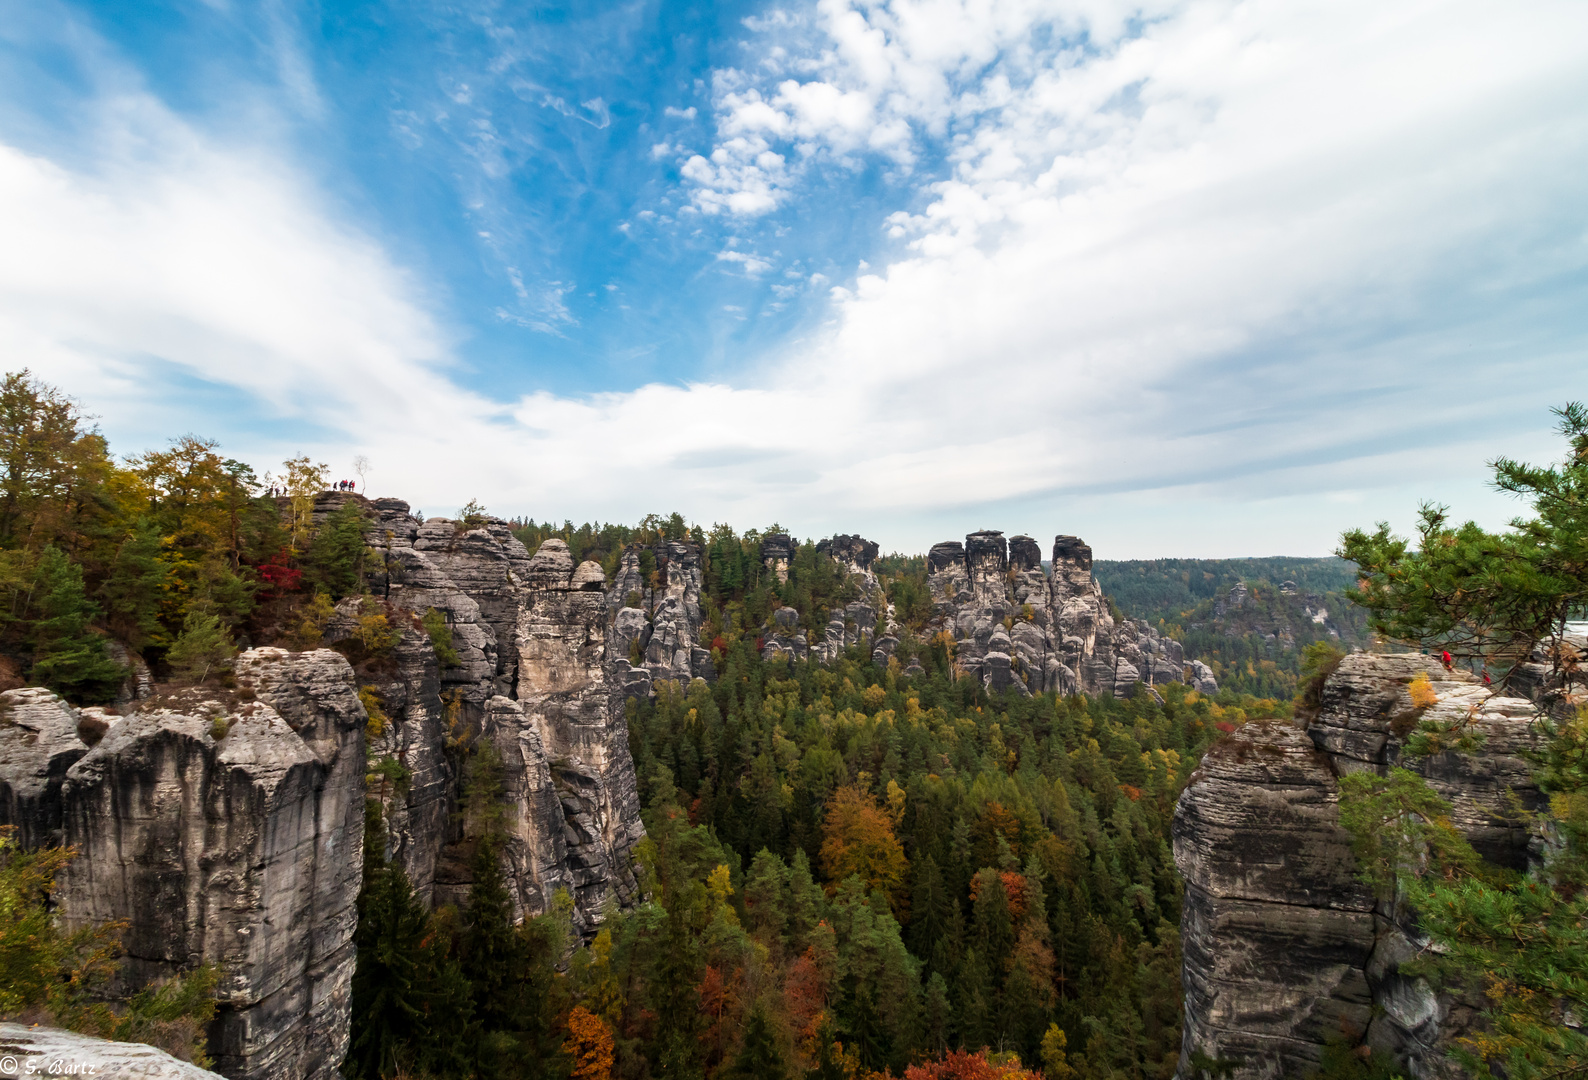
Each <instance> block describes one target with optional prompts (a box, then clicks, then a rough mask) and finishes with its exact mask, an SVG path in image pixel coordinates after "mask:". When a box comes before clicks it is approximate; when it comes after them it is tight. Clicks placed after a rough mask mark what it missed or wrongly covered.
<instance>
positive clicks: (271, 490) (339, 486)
mask: <svg viewBox="0 0 1588 1080" xmlns="http://www.w3.org/2000/svg"><path fill="white" fill-rule="evenodd" d="M329 490H331V491H357V490H358V481H357V480H338V481H337V482H336V483H335V484H332V485H331V487H330V489H329ZM286 494H287V489H286V488H282V487H275V486H271V487H268V488H266V489H265V495H266V496H267V497H268V498H272V499H275V498H279V497H281V496H284V495H286Z"/></svg>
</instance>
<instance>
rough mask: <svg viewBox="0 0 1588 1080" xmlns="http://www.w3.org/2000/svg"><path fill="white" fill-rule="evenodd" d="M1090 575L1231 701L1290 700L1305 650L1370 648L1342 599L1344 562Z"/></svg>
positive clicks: (1147, 568) (1111, 568) (1159, 567)
mask: <svg viewBox="0 0 1588 1080" xmlns="http://www.w3.org/2000/svg"><path fill="white" fill-rule="evenodd" d="M1092 572H1093V573H1094V574H1095V575H1096V577H1097V580H1098V582H1099V583H1100V584H1101V585H1102V586H1103V588H1104V590H1105V591H1107V593H1108V595H1109V598H1110V600H1112V601H1113V602H1114V603H1115V604H1117V605H1118V606H1119V607H1120V608H1121V609H1123V610H1124V611H1125V612H1126V613H1128V614H1130V615H1131V616H1133V617H1135V618H1139V619H1145V620H1146V621H1147V622H1149V623H1152V624H1155V625H1157V626H1158V627H1159V629H1160V630H1162V631H1163V632H1164V633H1166V634H1168V635H1169V636H1170V637H1172V638H1175V639H1176V640H1178V641H1180V642H1181V643H1182V644H1183V645H1184V646H1185V654H1186V656H1187V657H1188V658H1194V659H1197V660H1201V661H1202V662H1203V663H1205V664H1207V665H1208V666H1209V667H1211V668H1212V669H1213V674H1214V676H1215V677H1216V678H1217V679H1218V682H1219V685H1220V686H1221V687H1225V688H1227V689H1230V690H1234V691H1237V692H1239V693H1244V694H1253V695H1257V696H1262V697H1277V698H1291V697H1294V696H1295V695H1296V693H1297V692H1298V689H1299V686H1300V683H1301V679H1302V672H1303V667H1304V666H1305V662H1306V661H1305V656H1306V650H1307V647H1308V646H1309V645H1312V644H1314V643H1315V642H1323V643H1326V644H1329V645H1331V646H1333V647H1336V648H1340V649H1343V650H1345V651H1350V650H1351V649H1353V648H1363V649H1368V648H1372V647H1373V644H1374V638H1373V634H1372V631H1371V629H1370V628H1369V626H1368V621H1367V613H1366V612H1365V611H1363V610H1362V609H1361V608H1359V607H1357V606H1356V605H1355V604H1353V603H1352V602H1351V599H1350V598H1349V596H1347V590H1348V589H1350V588H1352V587H1353V586H1354V585H1355V583H1356V576H1355V574H1356V570H1355V565H1354V564H1353V563H1350V562H1347V561H1346V560H1344V559H1339V558H1326V559H1290V558H1268V559H1145V560H1132V561H1125V562H1109V561H1105V560H1099V561H1097V562H1096V563H1095V564H1093V567H1092ZM1238 586H1244V589H1241V588H1238ZM1232 592H1233V594H1234V595H1232Z"/></svg>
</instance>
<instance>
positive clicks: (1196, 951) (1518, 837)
mask: <svg viewBox="0 0 1588 1080" xmlns="http://www.w3.org/2000/svg"><path fill="white" fill-rule="evenodd" d="M1420 674H1426V675H1427V676H1428V678H1429V680H1430V683H1431V685H1432V689H1433V692H1434V694H1435V695H1436V697H1437V701H1436V703H1435V704H1433V705H1431V706H1425V707H1422V708H1419V707H1418V706H1416V705H1415V704H1414V703H1413V702H1412V700H1411V696H1410V693H1409V691H1408V690H1407V686H1408V685H1409V684H1410V683H1411V681H1412V680H1413V679H1414V678H1415V677H1417V676H1418V675H1420ZM1536 713H1537V710H1536V708H1535V707H1534V705H1533V704H1532V703H1531V702H1529V701H1526V700H1523V699H1520V698H1509V697H1500V696H1496V695H1494V694H1492V693H1490V692H1489V691H1488V690H1486V689H1484V688H1483V687H1482V686H1481V685H1480V684H1479V683H1478V681H1477V680H1476V679H1475V678H1474V677H1473V676H1471V675H1469V674H1466V673H1463V672H1451V671H1446V670H1445V669H1444V668H1443V667H1442V666H1441V665H1440V664H1439V663H1438V662H1437V661H1435V660H1431V659H1430V658H1429V657H1426V656H1418V655H1402V656H1375V655H1368V654H1363V653H1356V654H1352V655H1351V656H1349V657H1347V658H1346V659H1345V660H1344V661H1343V662H1342V663H1341V665H1340V667H1339V670H1338V671H1336V672H1335V673H1334V674H1333V675H1332V676H1330V678H1329V679H1328V681H1327V682H1326V684H1325V686H1324V688H1323V694H1322V705H1321V707H1320V709H1319V710H1318V712H1317V714H1316V716H1314V717H1313V718H1311V720H1310V721H1309V722H1307V723H1305V724H1304V725H1303V724H1294V723H1291V722H1288V721H1258V722H1254V723H1250V724H1247V725H1246V726H1244V727H1242V728H1240V729H1239V730H1237V731H1236V732H1235V733H1234V734H1232V735H1231V736H1230V737H1229V738H1228V739H1226V740H1224V741H1223V742H1221V743H1220V744H1218V745H1216V746H1215V747H1213V749H1211V750H1210V751H1209V752H1208V754H1207V755H1206V757H1204V759H1203V761H1202V763H1201V764H1200V766H1199V767H1198V768H1197V770H1196V772H1195V773H1193V774H1192V777H1191V781H1190V783H1189V785H1188V786H1187V787H1186V790H1185V792H1184V793H1183V794H1182V795H1181V797H1180V801H1179V804H1178V806H1177V808H1176V812H1175V819H1174V853H1175V862H1176V864H1177V865H1178V867H1179V869H1180V872H1181V874H1182V875H1183V876H1184V878H1185V883H1186V893H1185V907H1184V915H1183V917H1182V926H1181V930H1182V940H1183V943H1184V949H1185V961H1184V969H1183V976H1184V983H1185V992H1186V1008H1185V1036H1184V1048H1183V1054H1182V1059H1181V1075H1182V1076H1189V1075H1190V1061H1191V1058H1192V1055H1193V1054H1201V1055H1205V1056H1206V1057H1207V1058H1210V1059H1223V1060H1226V1061H1234V1062H1236V1063H1237V1064H1236V1067H1235V1073H1234V1076H1235V1077H1236V1078H1237V1080H1268V1078H1278V1077H1292V1076H1304V1075H1307V1074H1308V1073H1310V1072H1313V1071H1315V1070H1316V1069H1317V1068H1318V1066H1319V1063H1320V1062H1321V1059H1322V1053H1323V1049H1324V1047H1325V1046H1326V1045H1328V1044H1329V1043H1331V1042H1343V1043H1344V1044H1345V1045H1347V1046H1366V1047H1369V1048H1370V1049H1371V1051H1372V1052H1373V1053H1375V1054H1381V1055H1384V1056H1387V1057H1389V1058H1390V1059H1392V1060H1393V1061H1394V1062H1395V1063H1396V1065H1397V1067H1398V1068H1401V1069H1404V1070H1405V1072H1406V1074H1407V1075H1408V1076H1411V1077H1415V1078H1423V1077H1446V1076H1456V1075H1459V1072H1457V1071H1455V1070H1454V1069H1453V1067H1452V1066H1451V1065H1450V1064H1449V1063H1448V1061H1447V1059H1446V1050H1447V1049H1448V1047H1449V1046H1450V1045H1451V1043H1452V1041H1453V1040H1454V1039H1456V1038H1459V1037H1460V1036H1461V1035H1462V1034H1463V1033H1465V1031H1466V1030H1467V1025H1468V1024H1469V1023H1470V1020H1471V1016H1472V1014H1473V1011H1474V1004H1475V1003H1473V1002H1467V1001H1463V1000H1460V999H1459V998H1455V997H1452V996H1451V995H1449V994H1446V993H1437V992H1435V991H1434V989H1432V988H1431V987H1429V986H1428V985H1427V984H1426V983H1425V982H1423V981H1422V980H1420V979H1415V978H1411V977H1409V976H1406V975H1403V974H1402V973H1401V972H1400V964H1401V963H1402V962H1403V961H1405V960H1407V959H1409V958H1410V957H1412V956H1414V955H1416V953H1417V952H1418V951H1419V950H1421V949H1422V948H1423V947H1424V945H1425V944H1426V943H1425V942H1424V941H1422V940H1421V939H1420V938H1419V936H1418V934H1417V930H1416V927H1415V923H1414V922H1413V920H1412V919H1411V918H1410V917H1409V916H1408V914H1407V913H1406V912H1405V911H1403V910H1399V909H1397V907H1396V905H1395V904H1394V903H1393V902H1390V901H1386V900H1383V899H1381V898H1376V897H1375V896H1374V895H1373V894H1372V893H1371V892H1370V891H1369V890H1368V889H1367V888H1366V887H1365V886H1364V885H1363V884H1362V883H1361V882H1360V881H1359V880H1358V877H1357V868H1356V864H1355V861H1354V859H1353V857H1352V854H1351V846H1350V838H1349V836H1348V835H1347V834H1346V833H1345V831H1344V830H1343V829H1342V828H1341V827H1340V825H1339V777H1340V776H1342V775H1345V774H1348V773H1351V772H1356V771H1361V770H1370V771H1373V772H1377V773H1380V774H1383V773H1385V772H1387V770H1388V769H1390V768H1391V767H1396V766H1399V767H1402V768H1407V769H1410V770H1412V771H1413V772H1416V773H1418V774H1419V775H1421V776H1423V777H1424V778H1425V779H1426V780H1427V781H1428V783H1429V785H1430V786H1431V787H1432V788H1433V789H1434V790H1435V791H1437V792H1438V793H1439V794H1440V795H1442V796H1443V797H1444V798H1446V799H1448V800H1449V801H1450V802H1451V804H1452V805H1453V807H1454V812H1453V813H1452V816H1451V819H1452V821H1453V822H1455V824H1456V825H1457V826H1459V827H1460V828H1461V829H1462V831H1463V832H1464V833H1465V834H1466V835H1467V837H1468V838H1469V839H1470V840H1471V841H1472V843H1473V846H1474V847H1475V848H1476V849H1477V850H1478V851H1479V852H1480V853H1481V854H1483V855H1484V856H1485V857H1486V858H1488V859H1490V860H1491V861H1493V862H1496V863H1499V864H1501V865H1505V866H1510V867H1513V868H1521V867H1524V866H1525V865H1526V863H1527V860H1528V853H1529V843H1530V837H1529V834H1528V830H1527V828H1526V825H1525V824H1524V817H1523V816H1522V815H1520V814H1518V813H1517V810H1522V811H1532V810H1536V809H1538V807H1539V806H1540V805H1541V803H1542V796H1541V795H1540V793H1539V791H1538V788H1537V786H1536V785H1535V784H1534V782H1533V780H1532V777H1531V772H1530V768H1529V766H1528V764H1527V762H1526V761H1525V760H1524V759H1523V757H1522V756H1521V755H1522V752H1523V751H1524V750H1525V749H1527V748H1528V747H1529V746H1531V745H1532V744H1533V740H1534V728H1533V726H1532V723H1531V721H1532V719H1533V718H1534V716H1535V715H1536ZM1423 719H1429V720H1433V721H1436V722H1437V721H1456V720H1460V721H1464V722H1466V723H1470V724H1471V725H1472V726H1473V727H1474V728H1475V729H1476V731H1477V732H1478V733H1480V734H1481V735H1482V736H1483V737H1484V745H1483V749H1482V751H1481V752H1480V753H1478V754H1474V755H1461V754H1455V753H1444V754H1439V755H1435V756H1432V757H1423V758H1418V757H1409V756H1406V755H1405V754H1404V748H1405V745H1406V739H1407V737H1408V736H1409V735H1410V734H1411V732H1412V731H1413V730H1414V728H1415V727H1416V726H1417V724H1418V723H1419V722H1420V721H1422V720H1423Z"/></svg>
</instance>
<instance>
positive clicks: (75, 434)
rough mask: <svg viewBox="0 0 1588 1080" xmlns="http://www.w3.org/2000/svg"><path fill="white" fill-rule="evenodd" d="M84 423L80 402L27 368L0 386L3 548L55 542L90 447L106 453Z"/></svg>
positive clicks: (0, 538) (11, 374)
mask: <svg viewBox="0 0 1588 1080" xmlns="http://www.w3.org/2000/svg"><path fill="white" fill-rule="evenodd" d="M82 421H83V416H82V414H81V413H80V412H79V411H78V408H77V404H76V402H74V401H72V399H71V398H69V397H67V396H66V395H65V394H63V393H61V392H60V391H59V390H57V389H55V388H54V387H52V386H49V385H46V384H45V383H42V382H39V381H38V380H37V379H35V378H34V377H33V375H32V374H31V373H30V372H29V371H27V369H25V368H24V369H23V370H22V371H17V372H9V373H7V375H6V376H5V379H4V381H3V382H0V546H3V547H16V546H23V545H27V544H29V542H30V541H31V543H33V544H37V545H41V546H42V545H43V544H46V543H49V542H50V541H52V540H53V539H54V538H55V533H56V531H57V529H58V527H59V524H60V522H59V518H60V516H61V513H62V509H63V507H64V505H65V503H66V502H67V501H68V500H69V499H70V496H71V492H72V491H73V489H74V488H76V487H77V486H78V479H79V477H78V472H79V469H78V466H79V465H80V464H81V462H82V459H83V457H84V454H85V452H87V453H90V454H92V453H93V451H94V446H93V445H88V444H97V445H98V446H99V447H100V448H101V453H102V446H103V440H100V439H98V437H97V436H96V435H94V434H92V433H84V432H83V431H81V430H80V425H81V423H82ZM35 550H36V548H35Z"/></svg>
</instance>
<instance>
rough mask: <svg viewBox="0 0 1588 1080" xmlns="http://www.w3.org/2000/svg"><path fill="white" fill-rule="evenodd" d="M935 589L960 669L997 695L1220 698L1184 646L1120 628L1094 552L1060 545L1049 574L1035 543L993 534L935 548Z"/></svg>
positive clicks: (1151, 631)
mask: <svg viewBox="0 0 1588 1080" xmlns="http://www.w3.org/2000/svg"><path fill="white" fill-rule="evenodd" d="M927 583H928V586H929V588H930V590H931V594H932V600H933V602H934V604H935V605H936V608H937V611H938V615H939V621H940V625H941V627H942V629H944V630H946V631H948V632H949V633H950V634H951V635H952V636H953V638H954V642H955V656H954V659H955V662H956V663H957V664H958V665H959V666H960V667H961V668H962V669H963V670H965V671H967V672H970V673H972V674H974V675H976V676H978V677H979V678H980V679H981V680H982V682H983V684H984V685H986V686H987V688H988V689H989V690H993V691H999V690H1005V689H1014V690H1016V691H1018V692H1020V693H1027V694H1033V693H1040V692H1042V691H1045V690H1047V691H1053V692H1056V693H1060V694H1072V693H1076V692H1077V691H1084V692H1086V693H1090V694H1113V695H1115V696H1118V697H1124V696H1126V695H1128V694H1129V693H1131V692H1132V691H1133V689H1134V687H1135V686H1136V684H1137V683H1143V684H1145V685H1146V686H1147V687H1148V688H1149V690H1150V688H1152V687H1154V686H1156V685H1160V684H1163V683H1167V682H1186V683H1188V684H1191V685H1192V686H1194V687H1195V688H1196V689H1198V690H1200V691H1202V692H1204V693H1216V692H1217V691H1218V683H1217V682H1216V681H1215V680H1214V678H1213V672H1212V671H1211V670H1210V669H1208V668H1207V667H1206V666H1205V665H1202V664H1200V663H1197V664H1195V666H1194V667H1193V666H1189V665H1187V663H1186V660H1185V656H1184V652H1183V650H1182V649H1181V646H1180V643H1179V642H1178V641H1174V640H1173V639H1170V638H1167V637H1163V636H1162V635H1160V634H1159V632H1158V630H1157V629H1156V628H1154V627H1149V626H1146V625H1145V624H1142V623H1136V622H1133V621H1130V620H1124V621H1123V622H1120V621H1117V620H1116V619H1115V618H1114V615H1113V613H1112V612H1111V611H1110V610H1109V606H1108V601H1107V599H1106V598H1105V597H1104V596H1103V591H1102V589H1101V587H1100V586H1099V585H1098V584H1097V581H1096V579H1095V578H1093V576H1092V549H1091V548H1090V547H1088V546H1087V545H1086V544H1084V543H1082V542H1081V541H1080V540H1079V539H1078V538H1076V537H1073V536H1057V537H1055V538H1054V541H1053V559H1052V564H1051V570H1049V571H1044V570H1043V567H1042V560H1041V549H1040V548H1039V547H1038V545H1037V542H1036V541H1035V540H1033V539H1032V538H1031V537H1029V536H1015V537H1011V538H1010V539H1009V540H1008V541H1007V542H1006V541H1005V540H1004V536H1003V533H1001V532H997V531H993V530H985V531H982V532H976V533H971V534H970V535H969V536H967V537H966V538H965V542H964V544H963V545H962V544H959V543H957V542H954V541H947V542H945V543H941V544H935V545H933V547H932V550H931V551H930V552H929V553H928V555H927Z"/></svg>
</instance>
